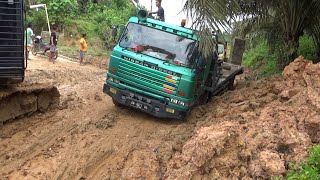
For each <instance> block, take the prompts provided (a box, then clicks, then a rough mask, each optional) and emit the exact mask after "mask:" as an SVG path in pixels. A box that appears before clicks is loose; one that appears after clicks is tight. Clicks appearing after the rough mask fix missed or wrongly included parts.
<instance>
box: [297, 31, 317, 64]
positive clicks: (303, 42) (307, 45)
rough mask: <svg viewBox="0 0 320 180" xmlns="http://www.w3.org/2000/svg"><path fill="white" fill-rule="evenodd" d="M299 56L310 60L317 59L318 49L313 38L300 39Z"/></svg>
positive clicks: (307, 36) (304, 37)
mask: <svg viewBox="0 0 320 180" xmlns="http://www.w3.org/2000/svg"><path fill="white" fill-rule="evenodd" d="M298 55H302V56H303V57H305V58H306V59H309V60H314V59H316V47H315V45H314V41H313V40H312V37H311V36H309V35H304V36H302V37H300V39H299V48H298Z"/></svg>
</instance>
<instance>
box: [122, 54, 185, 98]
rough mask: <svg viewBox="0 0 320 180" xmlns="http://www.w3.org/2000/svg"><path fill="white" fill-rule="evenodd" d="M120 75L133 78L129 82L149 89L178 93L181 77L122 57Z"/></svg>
mask: <svg viewBox="0 0 320 180" xmlns="http://www.w3.org/2000/svg"><path fill="white" fill-rule="evenodd" d="M118 75H119V76H120V77H122V78H124V79H131V81H130V82H127V84H132V85H135V86H139V87H140V88H142V89H144V90H147V91H150V90H151V91H153V92H157V91H161V92H166V93H169V94H176V91H177V87H178V84H179V81H180V77H175V76H172V75H169V74H166V73H164V72H160V71H157V70H155V69H151V68H149V67H145V66H143V65H141V64H137V63H134V62H129V61H127V60H124V59H121V60H120V64H119V68H118Z"/></svg>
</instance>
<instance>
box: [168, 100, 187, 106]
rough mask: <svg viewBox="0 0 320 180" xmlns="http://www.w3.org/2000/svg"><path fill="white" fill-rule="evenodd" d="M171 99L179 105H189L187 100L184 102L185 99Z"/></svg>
mask: <svg viewBox="0 0 320 180" xmlns="http://www.w3.org/2000/svg"><path fill="white" fill-rule="evenodd" d="M170 101H171V102H172V103H174V104H178V105H181V106H189V103H187V102H183V101H180V100H177V99H170Z"/></svg>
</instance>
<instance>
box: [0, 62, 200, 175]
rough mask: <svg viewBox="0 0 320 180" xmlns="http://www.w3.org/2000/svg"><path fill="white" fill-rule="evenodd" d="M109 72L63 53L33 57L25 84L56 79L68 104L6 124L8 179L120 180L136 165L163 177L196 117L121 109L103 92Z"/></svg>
mask: <svg viewBox="0 0 320 180" xmlns="http://www.w3.org/2000/svg"><path fill="white" fill-rule="evenodd" d="M105 72H106V70H104V69H100V68H96V67H95V66H91V65H86V66H79V64H78V63H73V62H67V61H62V60H61V59H60V60H59V61H58V62H57V63H55V64H52V63H49V62H48V61H47V60H46V59H43V58H39V57H38V58H33V60H31V61H29V64H28V69H27V71H26V80H25V82H24V83H31V84H41V83H46V84H53V85H55V86H56V87H57V88H58V89H59V92H60V95H61V97H60V105H59V107H58V108H57V109H53V110H51V111H49V112H46V113H43V114H40V113H38V114H35V115H31V116H30V117H23V118H19V119H17V120H13V121H10V122H7V123H5V124H4V125H3V126H2V127H1V129H0V138H1V139H0V140H1V141H0V147H1V151H0V166H1V168H0V177H1V178H0V179H2V178H8V179H21V178H26V179H79V178H81V177H83V178H88V179H108V178H110V179H119V178H120V177H122V176H126V175H125V174H126V173H127V174H131V171H133V170H132V169H131V168H132V167H133V165H134V164H135V163H137V164H136V165H137V166H139V168H141V169H140V171H145V172H148V173H147V174H145V175H146V177H161V176H162V174H163V173H164V172H165V163H166V162H167V161H168V160H169V159H170V158H171V156H172V154H173V152H174V150H175V149H181V147H182V145H183V143H184V142H185V141H186V140H187V139H188V138H189V137H190V136H192V134H193V129H194V126H195V122H192V121H188V122H187V123H185V122H181V121H168V120H158V119H155V118H153V117H151V116H148V115H146V114H143V113H139V112H136V111H134V110H131V109H127V108H117V107H115V106H114V105H113V103H112V100H111V99H110V98H109V97H108V96H107V95H105V94H104V93H103V92H102V86H103V82H104V80H105ZM135 158H139V159H140V160H139V161H136V159H135ZM155 162H156V164H158V165H157V166H154V165H153V164H154V163H155ZM135 173H138V172H136V171H135ZM148 179H149V178H148Z"/></svg>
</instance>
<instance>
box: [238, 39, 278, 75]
mask: <svg viewBox="0 0 320 180" xmlns="http://www.w3.org/2000/svg"><path fill="white" fill-rule="evenodd" d="M242 62H243V65H244V66H245V67H248V68H250V69H253V70H256V71H258V72H259V73H258V74H257V78H261V77H265V76H270V75H274V74H279V73H280V71H279V69H278V66H277V62H278V61H277V55H275V54H271V53H270V52H269V48H268V45H267V43H266V42H265V41H261V42H260V43H258V45H257V46H255V47H254V48H251V49H249V50H246V51H245V53H244V54H243V61H242Z"/></svg>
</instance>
